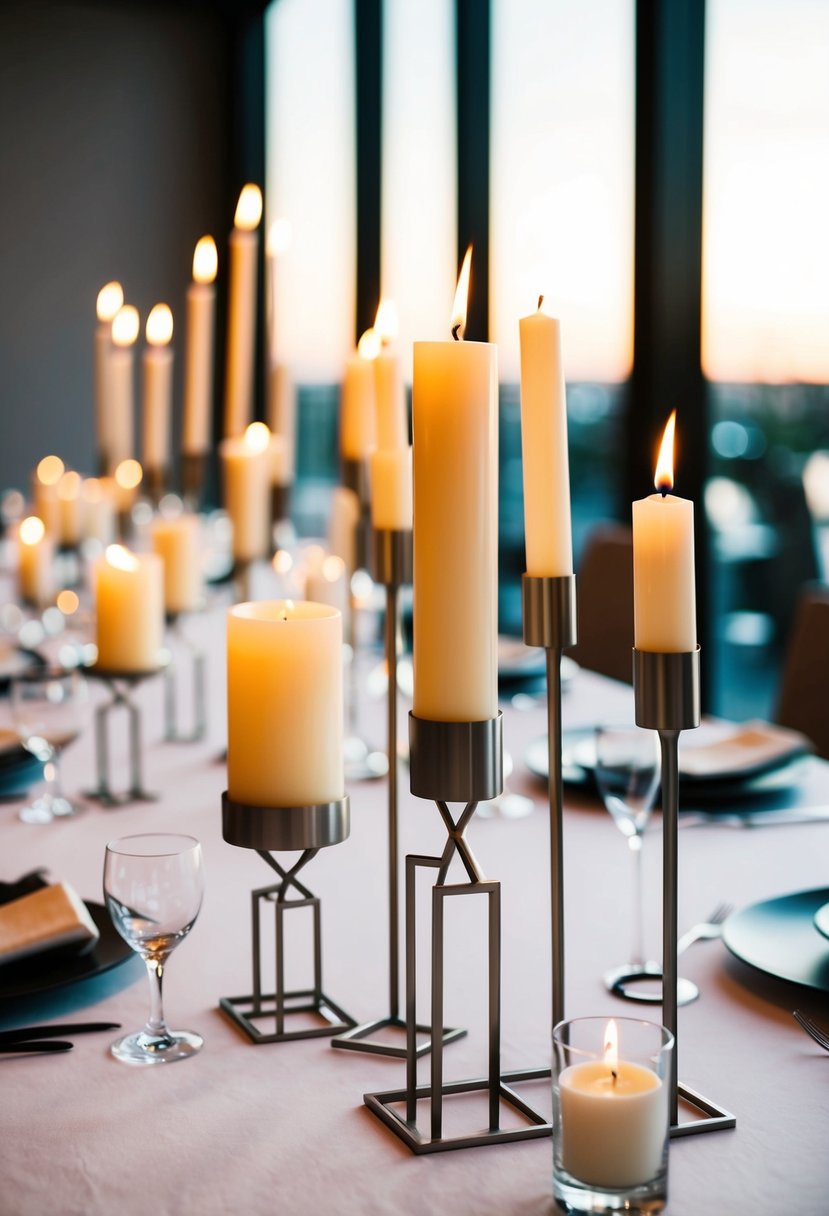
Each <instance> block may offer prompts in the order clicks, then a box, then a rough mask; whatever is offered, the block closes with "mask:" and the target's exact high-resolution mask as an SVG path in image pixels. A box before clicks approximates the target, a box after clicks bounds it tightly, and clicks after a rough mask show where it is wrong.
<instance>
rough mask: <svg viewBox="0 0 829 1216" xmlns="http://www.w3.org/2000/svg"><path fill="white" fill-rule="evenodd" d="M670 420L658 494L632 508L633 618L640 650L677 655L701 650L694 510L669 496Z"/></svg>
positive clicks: (659, 469)
mask: <svg viewBox="0 0 829 1216" xmlns="http://www.w3.org/2000/svg"><path fill="white" fill-rule="evenodd" d="M675 424H676V411H675V410H674V412H673V413H672V414H671V416H670V418H669V419H668V422H667V425H666V427H665V433H664V435H663V437H662V445H661V447H660V449H659V458H658V460H657V465H656V476H655V478H654V484H655V486H656V488H657V490H658V491H659V493H657V494H651V495H650V496H649V497H648V498H643V499H641V500H640V501H638V502H635V503H634V504H633V615H634V645H635V646H636V649H637V650H650V651H656V652H659V653H676V652H680V653H681V652H686V651H691V650H695V649H696V646H697V621H696V590H695V580H694V504H693V503H692V502H690V501H689V500H688V499H685V498H678V497H677V496H676V495H675V494H669V493H668V491H669V490H671V489H672V488H673V484H674V471H673V465H674V457H673V448H674V427H675Z"/></svg>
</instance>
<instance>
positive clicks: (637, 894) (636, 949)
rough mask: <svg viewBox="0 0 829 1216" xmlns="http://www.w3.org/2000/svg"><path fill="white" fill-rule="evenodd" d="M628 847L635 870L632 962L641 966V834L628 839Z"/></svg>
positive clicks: (642, 944)
mask: <svg viewBox="0 0 829 1216" xmlns="http://www.w3.org/2000/svg"><path fill="white" fill-rule="evenodd" d="M628 846H629V848H630V851H631V853H632V854H633V863H634V868H635V873H634V876H633V951H632V954H631V960H630V961H631V962H632V963H636V964H637V965H639V964H641V963H644V961H645V925H644V915H643V909H642V837H641V835H640V834H639V832H636V833H635V834H634V835H633V836H629V837H628Z"/></svg>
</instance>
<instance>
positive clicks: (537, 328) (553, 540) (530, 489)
mask: <svg viewBox="0 0 829 1216" xmlns="http://www.w3.org/2000/svg"><path fill="white" fill-rule="evenodd" d="M542 300H543V297H541V298H540V299H539V301H538V312H536V313H534V314H533V315H532V316H530V317H523V318H522V319H521V321H520V322H519V335H520V343H521V455H522V462H523V466H524V531H525V539H526V550H527V573H528V574H530V575H532V576H533V577H535V578H560V577H561V576H562V575H566V574H572V573H573V540H572V528H571V524H570V464H569V459H568V453H567V403H566V396H565V388H564V372H563V369H562V363H561V327H560V325H559V322H558V321H557V320H556V319H555V318H554V317H548V316H547V315H546V314H545V313H543V312H542V311H541V303H542Z"/></svg>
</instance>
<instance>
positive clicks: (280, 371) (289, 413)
mask: <svg viewBox="0 0 829 1216" xmlns="http://www.w3.org/2000/svg"><path fill="white" fill-rule="evenodd" d="M268 427H269V429H270V431H271V434H273V435H278V436H279V437H280V438H281V440H282V444H283V448H284V452H285V455H284V458H283V459H284V464H283V472H282V480H281V481H280V482H279V484H280V485H292V484H293V481H294V478H295V476H296V388H295V386H294V383H293V380H292V379H291V373H290V369H289V368H288V367H286V366H285V364H284V363H271V365H270V369H269V372H268Z"/></svg>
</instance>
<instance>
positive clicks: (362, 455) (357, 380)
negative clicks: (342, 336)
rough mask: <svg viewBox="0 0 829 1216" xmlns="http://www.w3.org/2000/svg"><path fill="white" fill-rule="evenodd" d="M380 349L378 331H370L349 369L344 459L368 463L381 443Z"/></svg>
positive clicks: (342, 436) (342, 413)
mask: <svg viewBox="0 0 829 1216" xmlns="http://www.w3.org/2000/svg"><path fill="white" fill-rule="evenodd" d="M379 348H380V342H379V339H378V338H376V336H375V334H374V331H373V330H367V331H366V333H364V334H363V336H362V338H361V339H360V344H359V346H358V348H357V352H356V354H354V355H352V356H351V357H350V358H349V360H348V362H347V363H346V366H345V377H344V379H343V388H342V399H341V402H340V452H341V453H342V456H343V459H344V460H367V459H368V457H369V456H370V455H371V453H372V451H373V450H374V448H375V446H376V443H377V390H376V387H375V382H374V359H375V357H376V356H377V353H378V351H379Z"/></svg>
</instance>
